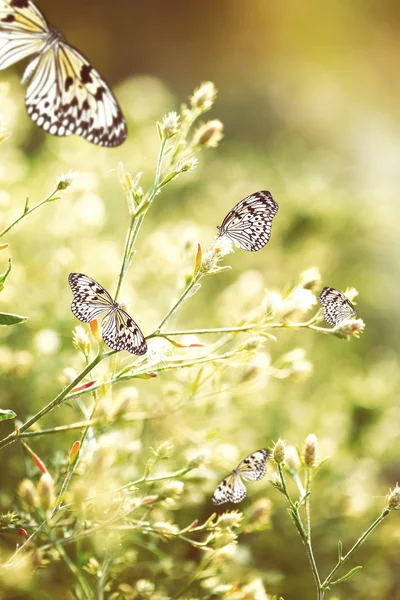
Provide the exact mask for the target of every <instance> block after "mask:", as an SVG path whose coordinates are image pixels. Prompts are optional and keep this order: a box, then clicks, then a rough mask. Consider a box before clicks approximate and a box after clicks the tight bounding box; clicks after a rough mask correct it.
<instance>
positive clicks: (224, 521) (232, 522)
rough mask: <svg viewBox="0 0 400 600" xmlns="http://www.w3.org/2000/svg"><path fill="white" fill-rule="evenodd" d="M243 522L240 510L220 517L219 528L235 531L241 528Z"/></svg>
mask: <svg viewBox="0 0 400 600" xmlns="http://www.w3.org/2000/svg"><path fill="white" fill-rule="evenodd" d="M242 520H243V515H242V513H241V512H239V511H238V510H232V511H230V512H226V513H223V514H222V515H219V517H218V521H217V527H218V528H219V529H234V528H235V527H239V526H240V524H241V522H242Z"/></svg>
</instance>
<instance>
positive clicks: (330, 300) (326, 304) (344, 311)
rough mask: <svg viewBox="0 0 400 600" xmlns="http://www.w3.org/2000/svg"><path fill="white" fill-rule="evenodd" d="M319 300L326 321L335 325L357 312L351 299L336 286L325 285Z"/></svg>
mask: <svg viewBox="0 0 400 600" xmlns="http://www.w3.org/2000/svg"><path fill="white" fill-rule="evenodd" d="M319 301H320V303H321V306H322V311H323V313H324V319H325V321H326V322H327V323H329V325H333V326H334V327H337V326H338V325H340V324H341V323H343V321H346V320H347V319H349V318H350V317H353V316H354V315H355V314H356V309H355V308H354V306H353V305H352V303H351V302H350V300H349V299H348V298H347V297H346V296H345V295H344V294H342V293H341V292H339V290H335V289H334V288H331V287H324V288H323V290H322V292H321V293H320V295H319Z"/></svg>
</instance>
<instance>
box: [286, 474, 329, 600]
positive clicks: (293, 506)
mask: <svg viewBox="0 0 400 600" xmlns="http://www.w3.org/2000/svg"><path fill="white" fill-rule="evenodd" d="M278 472H279V476H280V480H281V485H282V489H283V493H284V495H285V497H286V499H287V501H288V503H289V506H290V509H291V511H292V513H293V514H294V516H295V518H294V519H293V522H294V524H295V525H296V529H297V531H298V532H299V534H300V537H301V538H302V540H303V543H304V545H305V547H306V552H307V557H308V561H309V563H310V567H311V572H312V574H313V577H314V581H315V586H316V588H317V600H323V597H324V592H323V590H322V587H321V579H320V576H319V573H318V568H317V564H316V562H315V557H314V552H313V548H312V545H311V538H310V537H309V536H308V535H307V531H306V529H305V527H304V525H303V522H302V519H301V516H300V512H299V506H298V504H294V503H293V502H292V500H291V498H290V496H289V493H288V491H287V488H286V482H285V477H284V475H283V470H282V466H281V465H280V464H278Z"/></svg>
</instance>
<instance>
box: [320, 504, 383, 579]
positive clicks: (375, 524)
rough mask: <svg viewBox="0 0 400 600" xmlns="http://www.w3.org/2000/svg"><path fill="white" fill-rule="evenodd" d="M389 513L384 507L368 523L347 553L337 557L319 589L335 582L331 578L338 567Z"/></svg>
mask: <svg viewBox="0 0 400 600" xmlns="http://www.w3.org/2000/svg"><path fill="white" fill-rule="evenodd" d="M389 513H390V510H389V509H388V508H385V509H384V510H383V511H382V513H381V514H380V515H379V517H378V518H377V519H375V521H374V522H373V523H372V525H370V527H368V529H367V530H366V531H365V532H364V533H363V534H362V536H361V537H360V538H358V540H357V541H356V543H355V544H354V546H353V547H352V548H350V550H349V551H348V552H347V554H345V555H344V556H342V557H341V558H340V559H339V561H338V562H337V564H336V566H335V567H334V568H333V569H332V571H331V572H330V573H329V575H328V577H327V578H326V579H325V581H324V582H323V583H322V584H321V589H322V590H323V591H324V590H327V589H328V588H329V586H330V585H334V584H335V582H334V581H332V579H333V578H334V576H335V575H336V573H337V572H338V571H339V569H340V568H341V567H342V565H343V564H344V563H345V562H346V561H347V560H349V558H350V557H351V556H352V554H353V553H354V552H355V550H357V548H359V547H360V546H361V544H363V543H364V542H365V540H366V539H367V537H368V536H369V535H370V533H372V532H373V530H374V529H375V528H376V527H378V525H379V524H380V523H382V521H383V520H384V519H385V518H386V517H387V516H388V514H389Z"/></svg>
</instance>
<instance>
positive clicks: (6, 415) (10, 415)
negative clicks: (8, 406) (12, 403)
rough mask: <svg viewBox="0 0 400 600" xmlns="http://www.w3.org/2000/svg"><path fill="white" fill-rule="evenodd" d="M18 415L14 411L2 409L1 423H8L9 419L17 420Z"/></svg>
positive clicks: (0, 411) (0, 412) (0, 414)
mask: <svg viewBox="0 0 400 600" xmlns="http://www.w3.org/2000/svg"><path fill="white" fill-rule="evenodd" d="M16 416H17V415H16V414H15V412H14V411H13V410H1V409H0V421H7V420H8V419H15V417H16Z"/></svg>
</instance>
